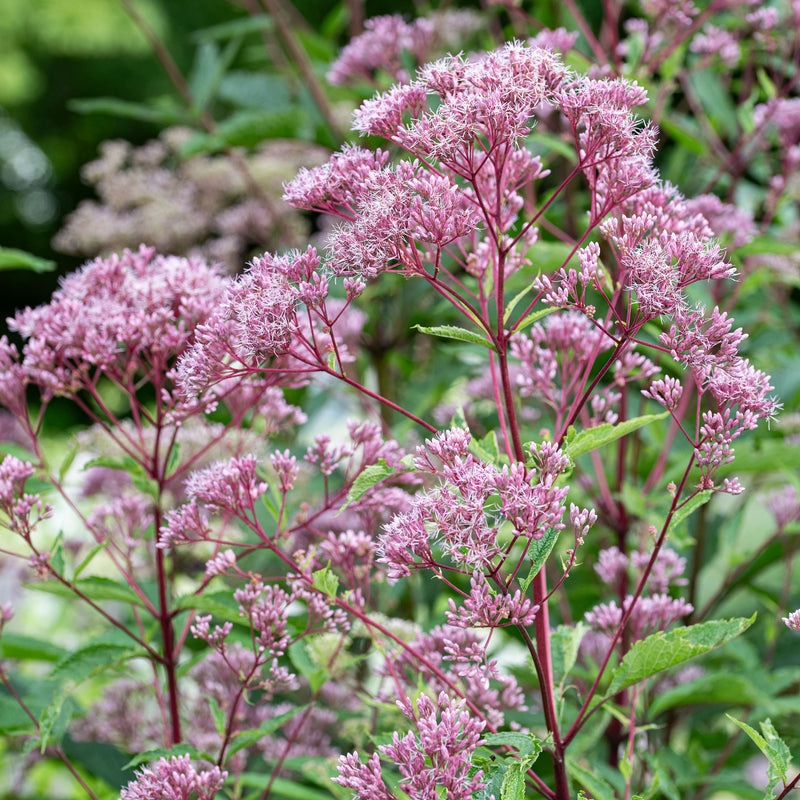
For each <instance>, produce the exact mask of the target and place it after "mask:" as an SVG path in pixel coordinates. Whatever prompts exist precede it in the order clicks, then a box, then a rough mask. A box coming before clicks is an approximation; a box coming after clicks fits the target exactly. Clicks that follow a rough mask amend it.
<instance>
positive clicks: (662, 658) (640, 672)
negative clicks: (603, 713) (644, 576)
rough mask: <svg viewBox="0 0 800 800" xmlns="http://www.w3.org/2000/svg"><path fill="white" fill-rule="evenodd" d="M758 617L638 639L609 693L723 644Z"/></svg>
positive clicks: (618, 670) (617, 673) (626, 655)
mask: <svg viewBox="0 0 800 800" xmlns="http://www.w3.org/2000/svg"><path fill="white" fill-rule="evenodd" d="M755 619H756V615H755V614H753V616H752V617H750V619H745V618H743V617H740V618H737V619H718V620H713V621H711V622H703V623H701V624H699V625H690V626H689V627H686V628H674V629H673V630H671V631H659V632H658V633H654V634H652V635H651V636H648V637H647V638H646V639H643V640H642V641H640V642H636V644H634V645H633V647H631V649H630V650H629V651H628V652H627V653H626V654H625V657H624V658H623V659H622V663H621V664H620V665H619V667H617V669H616V670H615V672H614V676H613V678H612V680H611V685H610V686H609V687H608V692H607V695H608V696H611V695H615V694H616V693H617V692H619V691H620V689H624V688H625V687H626V686H631V685H633V684H634V683H637V682H638V681H641V680H644V679H645V678H649V677H650V676H651V675H655V674H656V673H658V672H662V671H663V670H665V669H669V668H670V667H674V666H675V665H677V664H682V663H683V662H684V661H688V660H689V659H690V658H694V657H695V656H699V655H702V654H703V653H707V652H708V651H709V650H714V649H715V648H717V647H720V646H721V645H723V644H725V642H728V641H730V640H731V639H733V638H734V637H736V636H738V635H739V634H740V633H742V632H743V631H746V630H747V629H748V628H749V627H750V626H751V625H752V624H753V622H755Z"/></svg>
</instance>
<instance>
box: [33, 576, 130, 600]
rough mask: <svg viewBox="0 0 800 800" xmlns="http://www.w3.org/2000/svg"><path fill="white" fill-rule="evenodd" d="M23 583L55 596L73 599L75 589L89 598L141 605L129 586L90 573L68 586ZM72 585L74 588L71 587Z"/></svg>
mask: <svg viewBox="0 0 800 800" xmlns="http://www.w3.org/2000/svg"><path fill="white" fill-rule="evenodd" d="M23 585H24V586H25V588H27V589H33V590H34V591H37V592H46V593H47V594H54V595H56V596H57V597H68V598H70V599H74V598H75V597H76V593H75V589H77V590H78V591H79V592H81V594H84V595H86V597H88V598H89V599H90V600H95V601H100V600H116V601H119V602H122V603H132V604H135V605H143V603H142V600H141V599H140V598H139V596H138V595H137V594H136V592H134V591H133V589H131V587H130V586H128V585H127V584H125V583H120V582H119V581H115V580H112V579H111V578H104V577H101V576H99V575H92V576H90V577H88V578H81V579H80V580H76V581H72V583H71V584H70V585H69V586H65V585H64V584H63V583H61V582H60V581H39V582H37V583H26V584H23ZM73 586H74V587H75V589H73V588H72V587H73Z"/></svg>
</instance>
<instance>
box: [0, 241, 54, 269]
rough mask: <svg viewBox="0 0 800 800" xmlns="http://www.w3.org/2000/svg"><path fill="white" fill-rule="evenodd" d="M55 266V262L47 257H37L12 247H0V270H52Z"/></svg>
mask: <svg viewBox="0 0 800 800" xmlns="http://www.w3.org/2000/svg"><path fill="white" fill-rule="evenodd" d="M55 268H56V262H55V261H51V260H50V259H49V258H39V256H35V255H33V254H32V253H26V252H25V251H24V250H16V249H14V248H13V247H0V270H5V269H28V270H31V271H33V272H52V271H53V270H54V269H55Z"/></svg>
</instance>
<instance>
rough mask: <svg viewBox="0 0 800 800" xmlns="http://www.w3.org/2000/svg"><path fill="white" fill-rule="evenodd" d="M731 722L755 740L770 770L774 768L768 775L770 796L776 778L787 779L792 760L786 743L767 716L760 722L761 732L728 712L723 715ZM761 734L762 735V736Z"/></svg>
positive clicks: (776, 782) (784, 780)
mask: <svg viewBox="0 0 800 800" xmlns="http://www.w3.org/2000/svg"><path fill="white" fill-rule="evenodd" d="M725 716H726V717H727V718H728V719H729V720H730V721H731V722H733V723H734V724H735V725H738V726H739V727H740V728H741V729H742V730H743V731H744V732H745V733H746V734H747V735H748V736H749V737H750V738H751V739H752V740H753V742H755V745H756V747H758V749H759V750H760V751H761V752H762V753H763V754H764V755H765V756H766V757H767V760H768V761H769V763H770V767H771V769H770V772H772V771H773V770H774V773H775V774H773V775H771V776H770V786H769V790H770V792H769V796H770V797H771V796H772V791H771V790H772V789H774V788H775V786H777V784H778V778H780V779H781V780H782V781H783V782H784V783H786V781H787V777H788V771H789V762H790V761H791V760H792V755H791V753H790V752H789V748H788V747H787V746H786V743H785V742H784V741H783V739H781V737H780V736H778V733H777V731H776V730H775V728H774V727H773V725H772V722H771V721H770V719H769V718H767V719H765V720H764V721H763V722H762V723H761V724H760V727H761V733H759V732H758V731H757V730H755V729H754V728H751V727H750V726H749V725H748V724H747V723H746V722H742V721H741V720H738V719H736V717H732V716H731V715H730V714H726V715H725ZM762 734H763V736H762Z"/></svg>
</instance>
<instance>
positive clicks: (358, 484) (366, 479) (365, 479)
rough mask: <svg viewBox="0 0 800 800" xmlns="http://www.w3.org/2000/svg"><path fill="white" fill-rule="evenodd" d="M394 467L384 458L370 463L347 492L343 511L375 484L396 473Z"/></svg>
mask: <svg viewBox="0 0 800 800" xmlns="http://www.w3.org/2000/svg"><path fill="white" fill-rule="evenodd" d="M394 472H395V470H394V467H389V466H387V464H386V461H385V460H384V459H380V461H378V463H377V464H370V465H369V466H368V467H365V468H364V469H363V470H361V472H360V473H359V474H358V476H357V477H356V479H355V480H354V481H353V484H352V486H351V487H350V491H349V492H348V493H347V502H346V503H345V504H344V505H343V506H342V508H341V511H340V512H339V513H341V512H342V511H344V510H345V509H346V508H347V507H348V506H349V505H350V504H351V503H355V502H356V500H360V499H361V498H362V497H363V496H364V495H365V494H366V493H367V492H368V491H369V490H370V489H371V488H372V487H373V486H375V485H376V484H378V483H380V482H381V481H382V480H383V479H384V478H388V477H389V476H390V475H394Z"/></svg>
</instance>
